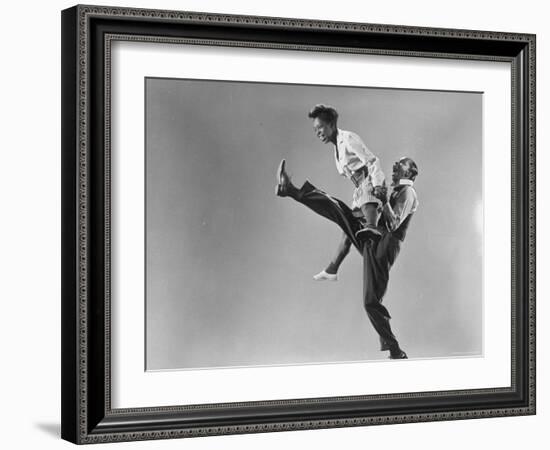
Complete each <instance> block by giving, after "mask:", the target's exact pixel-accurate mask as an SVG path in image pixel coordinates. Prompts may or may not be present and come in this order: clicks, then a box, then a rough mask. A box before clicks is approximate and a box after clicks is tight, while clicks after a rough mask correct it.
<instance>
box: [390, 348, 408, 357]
mask: <svg viewBox="0 0 550 450" xmlns="http://www.w3.org/2000/svg"><path fill="white" fill-rule="evenodd" d="M390 359H408V356H407V354H406V353H405V352H404V351H403V350H401V349H400V348H399V349H397V350H393V351H390Z"/></svg>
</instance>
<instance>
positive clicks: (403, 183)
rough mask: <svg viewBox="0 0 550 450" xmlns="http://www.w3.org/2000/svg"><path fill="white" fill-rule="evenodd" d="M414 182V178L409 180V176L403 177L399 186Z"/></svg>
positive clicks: (409, 184) (410, 184)
mask: <svg viewBox="0 0 550 450" xmlns="http://www.w3.org/2000/svg"><path fill="white" fill-rule="evenodd" d="M413 184H414V182H413V180H409V179H408V178H401V179H400V180H399V183H398V184H397V185H398V186H412V185H413Z"/></svg>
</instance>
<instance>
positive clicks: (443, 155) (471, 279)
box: [144, 77, 484, 371]
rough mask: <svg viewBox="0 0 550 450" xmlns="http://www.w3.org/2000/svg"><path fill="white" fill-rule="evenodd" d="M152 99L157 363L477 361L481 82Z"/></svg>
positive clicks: (152, 350) (152, 335)
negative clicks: (476, 85) (458, 87)
mask: <svg viewBox="0 0 550 450" xmlns="http://www.w3.org/2000/svg"><path fill="white" fill-rule="evenodd" d="M144 96H145V99H144V101H145V175H144V176H145V369H146V370H147V371H165V370H189V369H215V368H232V367H254V366H284V365H305V364H328V363H336V364H337V363H350V362H372V364H376V363H381V362H386V363H390V364H394V362H392V361H393V360H401V361H402V363H403V364H406V361H404V360H407V359H409V360H413V359H415V360H420V359H436V358H479V357H483V352H484V337H483V311H484V297H483V289H482V282H483V278H482V276H483V270H482V269H483V240H484V225H483V224H484V220H483V205H484V197H483V179H482V175H483V164H484V157H483V155H484V148H483V123H482V119H483V98H484V97H483V92H477V91H475V92H474V91H448V90H420V89H402V88H401V89H399V88H377V87H369V86H364V87H357V86H341V85H313V84H288V83H265V82H243V81H236V80H223V81H221V80H208V79H178V78H157V77H147V78H145V80H144ZM402 368H403V370H406V365H403V366H402Z"/></svg>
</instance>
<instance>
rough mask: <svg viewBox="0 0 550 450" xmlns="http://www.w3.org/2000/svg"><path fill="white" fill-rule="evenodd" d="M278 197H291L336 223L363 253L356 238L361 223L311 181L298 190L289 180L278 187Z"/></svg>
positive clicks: (346, 208)
mask: <svg viewBox="0 0 550 450" xmlns="http://www.w3.org/2000/svg"><path fill="white" fill-rule="evenodd" d="M277 195H279V196H280V197H291V198H293V199H294V200H296V201H297V202H299V203H302V204H303V205H305V206H307V207H308V208H309V209H311V210H312V211H314V212H316V213H317V214H319V215H321V216H323V217H325V218H327V219H328V220H330V221H331V222H334V223H335V224H336V225H338V226H339V227H340V229H341V230H342V231H343V232H344V234H345V235H346V237H347V238H348V239H349V241H350V242H351V243H352V244H353V245H354V246H355V247H356V248H357V250H358V251H359V252H362V245H361V244H360V243H359V241H358V240H357V238H356V237H355V233H356V232H357V231H358V230H359V229H360V228H361V222H360V221H359V219H358V218H356V217H355V216H354V215H353V212H352V210H351V208H350V207H349V206H347V205H346V204H345V203H344V202H343V201H341V200H338V199H337V198H334V197H331V196H330V195H328V194H327V193H326V192H323V191H322V190H320V189H317V188H316V187H315V186H313V185H312V184H311V183H310V182H309V181H306V182H305V183H304V184H303V185H302V187H301V188H297V187H296V186H294V185H293V184H292V183H291V182H290V180H289V179H288V180H285V182H284V184H279V185H278V186H277Z"/></svg>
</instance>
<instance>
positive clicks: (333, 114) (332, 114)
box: [307, 104, 338, 125]
mask: <svg viewBox="0 0 550 450" xmlns="http://www.w3.org/2000/svg"><path fill="white" fill-rule="evenodd" d="M307 116H308V117H309V118H310V119H315V118H317V117H319V119H321V120H323V121H325V122H328V123H330V124H332V125H336V122H337V121H338V112H337V111H336V110H335V109H334V108H333V107H332V106H329V105H323V104H319V105H315V106H314V107H313V108H312V109H311V111H310V112H309V113H308V115H307Z"/></svg>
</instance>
